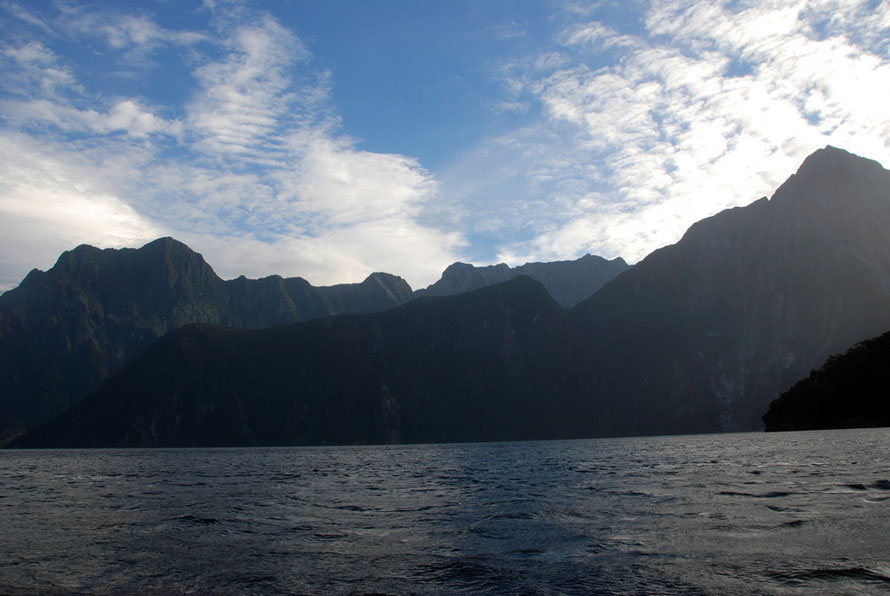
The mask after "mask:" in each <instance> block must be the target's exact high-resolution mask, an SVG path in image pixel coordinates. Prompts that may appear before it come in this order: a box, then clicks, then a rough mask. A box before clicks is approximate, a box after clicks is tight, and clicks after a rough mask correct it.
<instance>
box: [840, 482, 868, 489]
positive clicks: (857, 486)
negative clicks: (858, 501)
mask: <svg viewBox="0 0 890 596" xmlns="http://www.w3.org/2000/svg"><path fill="white" fill-rule="evenodd" d="M844 486H846V487H847V488H852V489H853V490H868V487H867V486H865V485H864V484H859V483H858V482H856V483H852V484H844Z"/></svg>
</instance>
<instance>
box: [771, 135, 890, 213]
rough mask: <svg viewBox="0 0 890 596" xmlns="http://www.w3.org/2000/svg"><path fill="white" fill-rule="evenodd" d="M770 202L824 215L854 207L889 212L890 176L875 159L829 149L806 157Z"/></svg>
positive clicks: (828, 147) (830, 147) (833, 148)
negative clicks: (842, 208)
mask: <svg viewBox="0 0 890 596" xmlns="http://www.w3.org/2000/svg"><path fill="white" fill-rule="evenodd" d="M770 202H771V203H772V204H773V205H776V206H779V205H784V206H785V207H786V208H792V209H795V210H807V211H813V212H814V213H816V212H818V213H822V214H823V215H824V214H827V213H828V212H829V211H834V210H835V209H837V208H839V207H850V206H851V205H852V204H853V203H856V204H859V205H861V206H864V205H866V204H871V205H876V204H880V205H881V207H882V208H886V207H887V206H888V202H890V172H888V171H887V170H885V169H884V168H883V166H881V164H880V163H878V162H877V161H875V160H873V159H868V158H865V157H860V156H858V155H855V154H853V153H850V152H849V151H845V150H843V149H838V148H837V147H832V146H830V145H829V146H826V147H824V148H822V149H819V150H818V151H816V152H814V153H813V154H811V155H810V156H809V157H807V158H806V159H805V160H804V161H803V163H802V164H801V165H800V167H799V168H798V170H797V172H796V173H795V174H794V175H792V176H791V177H790V178H788V180H786V181H785V182H784V184H782V185H781V186H780V187H779V188H778V189H777V190H776V192H775V194H774V195H773V197H772V199H771V200H770Z"/></svg>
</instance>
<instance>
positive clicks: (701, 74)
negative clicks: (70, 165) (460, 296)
mask: <svg viewBox="0 0 890 596" xmlns="http://www.w3.org/2000/svg"><path fill="white" fill-rule="evenodd" d="M599 12H600V11H599V10H598V9H597V8H594V9H593V10H591V11H589V13H586V14H584V15H583V17H584V18H583V19H581V20H580V22H574V23H571V24H568V25H565V26H564V28H563V30H562V31H561V32H558V33H557V36H556V39H557V40H558V50H557V51H556V52H553V51H550V52H548V53H547V54H544V53H542V54H541V55H540V56H539V57H538V58H537V59H534V60H532V59H527V60H521V61H514V62H510V63H507V64H506V66H505V68H504V76H505V78H506V79H507V80H508V83H509V84H508V87H509V88H510V89H511V90H512V91H513V93H514V94H515V96H516V98H517V100H518V99H521V98H524V99H525V101H528V102H536V103H538V104H539V105H540V106H541V110H542V112H541V116H540V118H539V120H538V121H536V122H533V123H531V124H529V125H527V126H525V127H523V128H522V129H520V130H517V131H514V132H510V133H508V134H506V135H504V136H502V137H500V138H494V139H489V140H486V141H485V142H484V143H483V144H482V146H481V147H478V148H477V149H476V151H477V153H478V154H485V155H487V156H488V157H489V158H490V159H492V160H493V161H498V162H500V163H502V164H503V167H502V168H500V169H499V170H498V171H499V172H501V173H503V174H504V175H505V179H504V180H502V181H501V183H502V184H505V185H510V186H512V187H514V188H520V189H522V188H526V189H530V191H529V192H527V193H522V194H520V195H519V196H520V197H521V198H520V202H522V204H523V207H521V208H520V207H517V206H516V204H515V200H514V201H513V205H512V209H510V210H507V209H501V210H499V211H500V212H501V213H512V216H509V215H508V216H507V217H504V218H502V219H501V220H497V221H498V224H499V225H500V226H502V227H504V228H508V229H516V228H517V227H519V226H526V227H530V228H531V229H532V230H533V232H532V233H531V234H529V235H528V237H524V238H519V239H517V240H516V241H514V242H512V243H505V244H503V245H501V247H500V250H499V253H498V259H499V260H503V261H506V262H509V263H512V264H517V263H522V262H524V261H528V260H531V259H540V260H552V259H558V258H566V257H568V256H573V255H578V254H581V253H583V252H586V251H590V252H593V253H596V254H602V255H604V256H616V255H621V256H623V257H625V258H626V259H628V260H629V261H636V260H639V259H641V258H642V257H644V256H645V255H646V254H648V253H649V252H651V251H652V250H654V249H656V248H658V247H660V246H664V245H666V244H670V243H673V242H675V241H677V240H678V239H679V238H680V236H681V235H682V233H683V232H684V231H685V230H686V229H687V228H688V227H689V226H690V225H691V224H692V223H694V222H695V221H697V220H699V219H701V218H703V217H706V216H709V215H712V214H714V213H716V212H718V211H720V210H722V209H724V208H727V207H730V206H735V205H744V204H747V203H749V202H751V201H753V200H755V199H757V198H759V197H760V196H763V195H769V194H771V193H772V191H773V190H775V188H776V187H777V186H778V185H779V184H780V183H781V182H782V181H783V180H784V179H785V178H786V177H787V176H788V175H789V174H791V173H793V171H794V170H795V169H796V167H797V165H799V164H800V162H801V161H802V160H803V159H804V158H805V157H806V156H807V155H808V154H809V153H811V152H812V151H814V150H815V149H817V148H819V147H822V146H824V145H826V144H833V145H836V146H840V147H843V148H846V149H848V150H851V151H853V152H857V153H860V154H861V155H864V156H867V157H872V158H875V159H878V160H882V161H883V163H885V164H886V163H887V161H886V160H887V157H888V156H890V111H887V110H886V107H885V103H886V101H885V99H884V98H885V96H886V94H887V92H890V43H888V40H890V30H888V22H890V21H888V14H890V5H888V3H887V2H882V3H875V2H821V3H820V2H780V1H777V2H770V3H763V2H722V3H702V2H676V1H671V2H651V3H647V4H646V9H645V10H643V11H642V12H641V13H640V15H639V16H640V18H642V19H643V21H644V26H643V27H642V28H637V29H632V30H629V31H622V30H619V29H616V28H613V27H612V26H610V25H609V24H608V23H605V22H602V21H599V20H596V19H595V18H592V17H595V16H596V15H597V14H598V13H599ZM585 19H586V20H585ZM540 145H543V146H544V147H545V148H546V149H545V150H544V151H542V150H541V147H540ZM480 157H481V155H480ZM475 168H477V166H476V165H475V164H472V163H467V162H464V163H458V164H457V165H456V167H455V170H454V171H453V172H450V173H449V176H450V179H460V178H462V177H463V178H465V179H464V180H462V181H461V182H460V183H456V184H455V187H456V188H460V189H461V191H462V192H463V193H464V197H465V200H468V201H473V200H476V199H477V197H478V196H479V195H482V194H485V193H488V192H490V191H491V189H490V180H488V179H485V172H484V169H483V168H480V169H479V171H474V169H475ZM467 179H469V180H477V182H476V184H475V186H473V185H472V184H468V183H467ZM542 196H545V197H548V200H546V201H541V197H542ZM535 205H537V207H536V206H535ZM554 206H558V208H557V209H554V208H553V207H554ZM492 220H493V221H495V220H496V218H492Z"/></svg>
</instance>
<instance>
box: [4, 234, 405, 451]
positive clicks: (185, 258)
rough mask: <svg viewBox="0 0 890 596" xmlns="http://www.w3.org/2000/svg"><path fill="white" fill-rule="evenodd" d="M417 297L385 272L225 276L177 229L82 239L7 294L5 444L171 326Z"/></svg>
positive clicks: (309, 315) (370, 307)
mask: <svg viewBox="0 0 890 596" xmlns="http://www.w3.org/2000/svg"><path fill="white" fill-rule="evenodd" d="M412 298H413V295H412V292H411V288H410V287H409V286H408V284H407V283H406V282H405V281H404V280H402V279H401V278H399V277H395V276H392V275H388V274H385V273H374V274H372V275H371V276H369V277H368V278H367V279H366V280H365V281H364V282H362V283H360V284H344V285H339V286H331V287H322V288H316V287H313V286H311V285H310V284H309V283H308V282H307V281H306V280H304V279H300V278H292V279H282V278H281V277H278V276H272V277H266V278H264V279H258V280H251V279H246V278H244V277H240V278H238V279H235V280H231V281H223V280H221V279H220V278H219V277H217V275H216V274H215V273H214V272H213V269H211V267H210V266H209V265H208V264H207V263H205V262H204V259H203V258H202V257H201V255H199V254H197V253H195V252H193V251H192V250H191V249H189V248H188V247H187V246H186V245H184V244H182V243H180V242H177V241H176V240H173V239H172V238H162V239H159V240H155V241H154V242H151V243H149V244H147V245H145V246H143V247H142V248H140V249H121V250H115V249H106V250H100V249H97V248H94V247H92V246H85V245H84V246H79V247H77V248H75V249H74V250H71V251H68V252H65V253H63V254H62V255H61V256H60V257H59V259H58V261H57V262H56V264H55V266H53V267H52V269H50V270H49V271H46V272H43V271H39V270H36V269H35V270H33V271H31V273H29V274H28V275H27V277H26V278H25V279H24V280H23V281H22V283H21V284H20V285H19V287H17V288H15V289H13V290H10V291H8V292H6V293H4V294H3V295H2V296H0V378H2V379H3V383H4V386H3V390H2V392H0V443H2V442H3V439H6V438H9V437H10V436H13V435H15V434H17V433H19V432H21V431H22V430H24V429H26V428H29V427H31V426H32V425H34V424H35V423H38V422H41V421H43V420H46V419H47V418H48V417H50V416H52V415H55V414H58V413H59V412H61V411H63V410H65V409H66V408H67V407H69V406H70V405H71V404H72V403H75V402H76V401H78V400H79V399H81V398H82V397H84V396H85V395H86V394H87V393H89V392H90V391H92V390H94V389H96V388H97V387H98V386H99V384H100V383H101V382H102V381H104V380H105V379H106V378H108V376H109V375H110V374H112V373H114V372H116V371H117V370H119V369H120V368H121V366H123V365H124V364H126V363H128V362H129V361H131V360H132V359H133V358H134V357H135V356H137V355H138V354H140V353H142V352H143V351H144V350H145V348H147V347H148V346H149V345H150V344H151V343H152V342H153V341H154V340H155V339H157V338H158V337H160V336H161V335H163V334H164V333H166V332H168V331H170V330H172V329H177V328H179V327H182V326H184V325H187V324H190V323H197V322H205V323H217V324H222V325H228V326H232V327H252V328H254V327H255V328H258V327H269V326H273V325H281V324H285V323H291V322H294V321H304V320H309V319H314V318H317V317H321V316H326V315H331V314H339V313H349V312H375V311H381V310H385V309H387V308H392V307H393V306H396V305H398V304H402V303H404V302H407V301H409V300H411V299H412Z"/></svg>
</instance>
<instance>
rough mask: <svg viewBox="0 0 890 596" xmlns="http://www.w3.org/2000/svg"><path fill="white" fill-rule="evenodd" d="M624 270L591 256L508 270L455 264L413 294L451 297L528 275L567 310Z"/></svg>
mask: <svg viewBox="0 0 890 596" xmlns="http://www.w3.org/2000/svg"><path fill="white" fill-rule="evenodd" d="M627 268H628V265H627V263H626V262H625V261H624V259H622V258H621V257H618V258H616V259H612V260H611V261H607V260H606V259H604V258H602V257H597V256H593V255H585V256H583V257H581V258H580V259H575V260H574V261H554V262H551V263H526V264H525V265H520V266H518V267H509V266H508V265H506V264H504V263H499V264H497V265H488V266H484V267H476V266H474V265H469V264H467V263H460V262H457V263H452V264H451V265H449V266H448V267H447V268H446V269H445V271H444V272H442V277H441V278H440V279H439V280H438V281H437V282H436V283H434V284H432V285H431V286H429V287H427V288H426V289H423V290H418V291H416V292H415V294H416V295H417V296H450V295H452V294H459V293H461V292H468V291H470V290H475V289H477V288H481V287H483V286H487V285H491V284H496V283H502V282H505V281H507V280H509V279H512V278H514V277H517V276H519V275H527V276H529V277H531V278H532V279H534V280H537V281H539V282H541V283H542V284H544V287H545V288H546V289H547V291H548V292H549V293H550V295H551V296H553V298H554V299H556V301H557V302H558V303H559V304H560V305H562V306H563V307H570V306H574V305H575V304H577V303H578V302H580V301H581V300H584V299H585V298H587V297H589V296H590V295H591V294H593V293H594V292H596V291H597V290H599V289H600V288H601V287H602V286H603V284H605V283H607V282H609V281H610V280H612V279H613V278H614V277H615V276H616V275H618V274H620V273H622V272H623V271H625V270H626V269H627Z"/></svg>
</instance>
